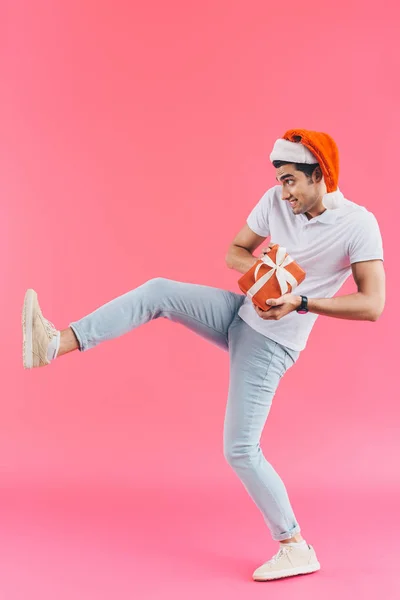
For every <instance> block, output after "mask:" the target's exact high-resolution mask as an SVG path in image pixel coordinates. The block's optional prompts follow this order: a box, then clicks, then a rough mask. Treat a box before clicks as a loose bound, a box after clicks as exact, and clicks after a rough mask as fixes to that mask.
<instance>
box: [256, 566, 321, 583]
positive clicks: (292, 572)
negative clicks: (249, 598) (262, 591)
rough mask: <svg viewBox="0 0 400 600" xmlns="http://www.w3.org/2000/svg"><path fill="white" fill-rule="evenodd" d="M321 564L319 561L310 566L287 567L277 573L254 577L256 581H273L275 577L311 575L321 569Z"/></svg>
mask: <svg viewBox="0 0 400 600" xmlns="http://www.w3.org/2000/svg"><path fill="white" fill-rule="evenodd" d="M320 568H321V565H320V564H319V563H314V564H312V565H309V566H308V567H298V568H297V569H285V570H284V571H278V572H276V573H270V574H269V575H264V576H263V575H260V576H258V577H254V576H253V579H254V581H273V580H274V579H282V578H284V577H295V576H296V575H309V574H310V573H315V572H316V571H319V570H320Z"/></svg>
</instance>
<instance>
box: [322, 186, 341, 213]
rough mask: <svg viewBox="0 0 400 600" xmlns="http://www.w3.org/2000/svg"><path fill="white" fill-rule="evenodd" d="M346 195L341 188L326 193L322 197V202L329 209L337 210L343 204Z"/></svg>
mask: <svg viewBox="0 0 400 600" xmlns="http://www.w3.org/2000/svg"><path fill="white" fill-rule="evenodd" d="M343 202H344V196H343V194H342V192H341V191H340V190H339V188H338V189H337V190H336V191H334V192H329V193H327V194H324V195H323V197H322V204H323V205H324V206H325V208H326V209H328V210H335V209H336V208H340V207H341V206H342V205H343Z"/></svg>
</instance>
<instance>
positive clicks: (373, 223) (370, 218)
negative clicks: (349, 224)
mask: <svg viewBox="0 0 400 600" xmlns="http://www.w3.org/2000/svg"><path fill="white" fill-rule="evenodd" d="M349 257H350V264H353V263H356V262H362V261H365V260H376V259H380V260H383V243H382V236H381V232H380V229H379V225H378V221H377V220H376V218H375V216H374V215H373V214H372V213H370V212H367V213H366V214H365V216H364V215H363V218H362V219H360V222H359V225H358V227H357V228H356V230H355V232H354V235H353V236H352V239H351V240H350V244H349Z"/></svg>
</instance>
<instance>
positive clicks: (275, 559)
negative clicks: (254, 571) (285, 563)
mask: <svg viewBox="0 0 400 600" xmlns="http://www.w3.org/2000/svg"><path fill="white" fill-rule="evenodd" d="M290 551H291V547H290V546H281V547H280V549H279V551H278V552H277V553H276V554H275V556H273V557H272V558H271V560H270V562H271V563H273V564H275V563H276V562H278V560H280V559H281V558H282V557H283V556H286V555H287V554H288V553H289V552H290Z"/></svg>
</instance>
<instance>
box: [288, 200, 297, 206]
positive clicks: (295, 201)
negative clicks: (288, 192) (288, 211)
mask: <svg viewBox="0 0 400 600" xmlns="http://www.w3.org/2000/svg"><path fill="white" fill-rule="evenodd" d="M289 202H290V206H295V205H296V204H297V200H289Z"/></svg>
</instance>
